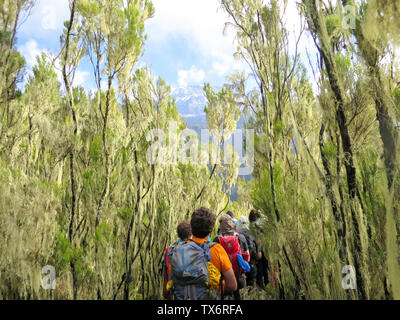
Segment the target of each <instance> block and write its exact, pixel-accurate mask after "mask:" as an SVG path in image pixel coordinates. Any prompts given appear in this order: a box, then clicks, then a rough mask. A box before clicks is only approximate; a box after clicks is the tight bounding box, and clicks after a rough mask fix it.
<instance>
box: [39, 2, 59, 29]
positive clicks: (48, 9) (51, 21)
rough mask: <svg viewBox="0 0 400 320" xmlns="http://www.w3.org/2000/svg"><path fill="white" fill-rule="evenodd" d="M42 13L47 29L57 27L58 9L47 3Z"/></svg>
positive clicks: (44, 26) (43, 23)
mask: <svg viewBox="0 0 400 320" xmlns="http://www.w3.org/2000/svg"><path fill="white" fill-rule="evenodd" d="M41 13H42V24H41V25H42V28H43V29H45V30H56V29H57V11H56V9H55V8H54V7H53V6H50V5H46V6H44V7H43V9H42V10H41Z"/></svg>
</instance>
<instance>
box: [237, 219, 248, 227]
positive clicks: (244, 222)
mask: <svg viewBox="0 0 400 320" xmlns="http://www.w3.org/2000/svg"><path fill="white" fill-rule="evenodd" d="M237 229H238V230H248V229H249V219H248V218H247V217H246V216H240V217H239V220H238V224H237Z"/></svg>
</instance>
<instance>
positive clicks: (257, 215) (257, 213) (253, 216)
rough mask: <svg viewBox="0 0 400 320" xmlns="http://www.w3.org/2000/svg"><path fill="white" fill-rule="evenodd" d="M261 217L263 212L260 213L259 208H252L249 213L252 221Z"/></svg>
mask: <svg viewBox="0 0 400 320" xmlns="http://www.w3.org/2000/svg"><path fill="white" fill-rule="evenodd" d="M260 217H261V213H260V211H259V210H256V209H252V210H251V211H250V214H249V220H250V222H254V221H257V219H258V218H260Z"/></svg>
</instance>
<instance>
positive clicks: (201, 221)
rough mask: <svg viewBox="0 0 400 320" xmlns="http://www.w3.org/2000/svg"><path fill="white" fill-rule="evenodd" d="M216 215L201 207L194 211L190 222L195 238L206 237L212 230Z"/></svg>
mask: <svg viewBox="0 0 400 320" xmlns="http://www.w3.org/2000/svg"><path fill="white" fill-rule="evenodd" d="M216 220H217V217H216V215H215V214H214V213H213V212H212V211H211V210H210V209H208V208H205V207H201V208H198V209H196V210H195V211H194V212H193V214H192V218H191V220H190V225H191V226H192V233H193V235H194V236H195V237H197V238H205V237H207V236H208V235H209V234H210V233H211V232H212V230H213V229H214V225H215V221H216Z"/></svg>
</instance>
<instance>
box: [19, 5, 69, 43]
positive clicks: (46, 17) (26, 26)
mask: <svg viewBox="0 0 400 320" xmlns="http://www.w3.org/2000/svg"><path fill="white" fill-rule="evenodd" d="M69 14H70V11H69V2H68V0H37V1H36V4H35V6H34V7H33V9H32V11H31V15H30V16H29V18H28V19H27V20H26V22H25V23H23V24H22V25H21V28H20V30H19V31H18V32H19V34H20V36H25V37H35V38H36V39H43V40H45V39H46V40H47V39H48V37H49V36H50V34H51V35H52V34H53V33H58V34H59V33H60V32H61V31H62V29H63V28H64V21H66V20H68V19H69Z"/></svg>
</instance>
